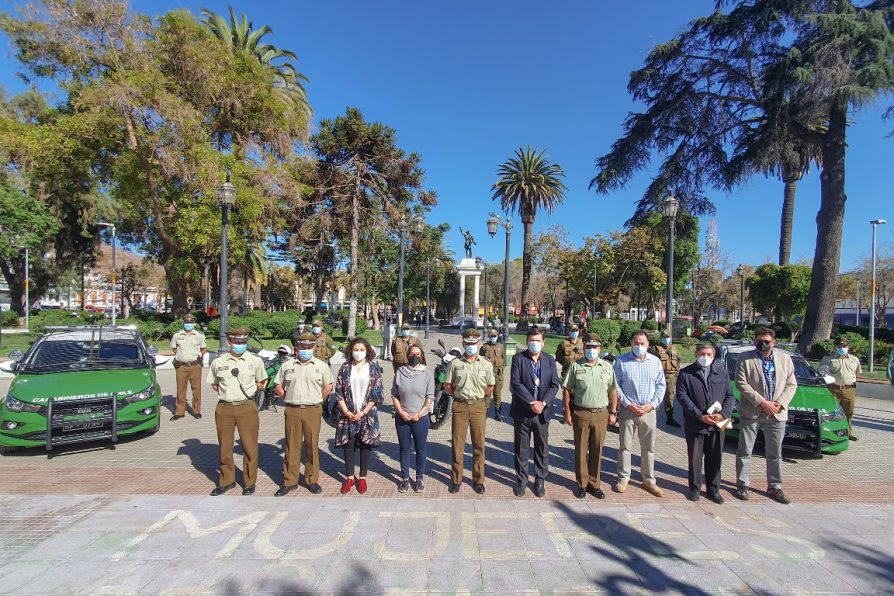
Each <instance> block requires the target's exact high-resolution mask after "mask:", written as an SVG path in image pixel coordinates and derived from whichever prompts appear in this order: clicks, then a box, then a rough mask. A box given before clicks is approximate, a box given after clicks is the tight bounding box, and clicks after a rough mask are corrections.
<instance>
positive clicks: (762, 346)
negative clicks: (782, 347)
mask: <svg viewBox="0 0 894 596" xmlns="http://www.w3.org/2000/svg"><path fill="white" fill-rule="evenodd" d="M754 347H755V348H757V351H758V352H760V353H762V354H764V353H766V352H769V351H770V349H771V348H772V347H773V342H770V341H767V340H762V341H758V342H754Z"/></svg>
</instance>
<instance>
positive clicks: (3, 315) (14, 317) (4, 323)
mask: <svg viewBox="0 0 894 596" xmlns="http://www.w3.org/2000/svg"><path fill="white" fill-rule="evenodd" d="M18 326H19V314H18V313H17V312H16V311H14V310H7V311H4V312H0V327H18Z"/></svg>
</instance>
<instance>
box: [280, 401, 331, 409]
mask: <svg viewBox="0 0 894 596" xmlns="http://www.w3.org/2000/svg"><path fill="white" fill-rule="evenodd" d="M285 404H286V407H287V408H299V409H301V410H304V409H306V408H319V407H320V406H322V405H323V402H320V403H318V404H310V405H308V404H290V403H289V402H285Z"/></svg>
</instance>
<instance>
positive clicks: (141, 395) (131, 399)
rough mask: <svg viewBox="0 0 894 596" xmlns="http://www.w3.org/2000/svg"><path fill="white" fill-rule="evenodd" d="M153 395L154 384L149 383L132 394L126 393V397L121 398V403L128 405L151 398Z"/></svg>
mask: <svg viewBox="0 0 894 596" xmlns="http://www.w3.org/2000/svg"><path fill="white" fill-rule="evenodd" d="M153 395H155V386H154V385H149V386H148V387H146V388H145V389H143V390H142V391H139V392H137V393H134V394H133V395H128V396H127V397H125V398H124V399H122V400H121V405H123V406H128V405H130V404H133V403H136V402H138V401H146V400H147V399H151V398H152V396H153Z"/></svg>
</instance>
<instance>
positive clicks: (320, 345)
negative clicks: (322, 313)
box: [310, 319, 335, 364]
mask: <svg viewBox="0 0 894 596" xmlns="http://www.w3.org/2000/svg"><path fill="white" fill-rule="evenodd" d="M310 332H311V333H312V334H313V336H314V358H316V359H318V360H322V361H323V362H325V363H326V364H329V360H330V359H331V358H332V355H333V354H335V348H334V347H333V345H334V342H333V341H332V338H331V337H329V335H328V334H327V333H326V332H325V331H323V321H322V320H321V319H314V322H313V323H311V327H310Z"/></svg>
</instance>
